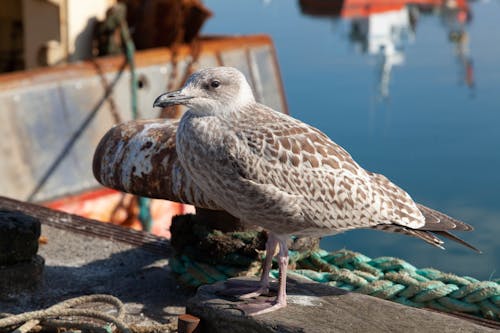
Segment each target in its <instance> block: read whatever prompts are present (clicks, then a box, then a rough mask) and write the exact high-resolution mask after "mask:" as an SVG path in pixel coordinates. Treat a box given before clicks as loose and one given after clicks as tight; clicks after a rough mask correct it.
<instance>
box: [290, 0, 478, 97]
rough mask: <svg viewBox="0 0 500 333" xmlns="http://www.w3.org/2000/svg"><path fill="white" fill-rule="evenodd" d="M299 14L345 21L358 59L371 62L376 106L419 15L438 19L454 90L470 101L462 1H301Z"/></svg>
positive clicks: (468, 17)
mask: <svg viewBox="0 0 500 333" xmlns="http://www.w3.org/2000/svg"><path fill="white" fill-rule="evenodd" d="M299 4H300V9H301V11H302V13H303V14H305V15H311V16H317V17H332V18H333V19H334V20H338V19H343V20H349V21H350V31H349V40H350V42H351V43H352V44H353V45H354V46H355V48H356V49H357V50H359V51H360V52H361V53H364V54H368V55H370V56H372V57H374V58H375V59H376V69H377V74H376V78H377V92H378V99H379V100H386V99H387V98H388V97H389V92H390V91H389V87H390V81H391V73H392V69H393V67H394V66H401V65H404V62H405V53H404V51H405V47H406V46H407V45H408V44H410V43H413V42H415V35H416V30H417V26H418V23H419V19H420V16H421V15H437V16H439V17H440V19H441V22H442V25H443V27H444V29H445V31H446V32H447V34H448V40H449V41H450V43H451V44H452V45H453V47H454V54H455V55H456V61H457V64H458V68H459V70H458V73H459V84H464V83H465V85H466V86H467V87H468V88H469V90H470V95H471V96H474V94H473V88H474V67H473V61H472V57H471V55H470V48H469V42H470V41H469V35H468V33H467V25H468V24H469V23H470V22H471V20H472V13H471V9H470V7H469V4H468V1H467V0H446V1H443V0H399V1H390V0H344V1H321V0H300V1H299Z"/></svg>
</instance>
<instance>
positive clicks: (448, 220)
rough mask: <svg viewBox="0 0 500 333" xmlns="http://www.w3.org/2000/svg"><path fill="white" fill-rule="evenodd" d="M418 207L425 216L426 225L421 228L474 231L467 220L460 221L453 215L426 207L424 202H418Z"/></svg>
mask: <svg viewBox="0 0 500 333" xmlns="http://www.w3.org/2000/svg"><path fill="white" fill-rule="evenodd" d="M417 206H418V209H420V211H421V212H422V214H423V215H424V217H425V225H424V226H423V227H422V228H420V229H421V230H428V231H444V230H457V231H472V230H474V228H473V227H472V226H471V225H470V224H467V223H465V222H462V221H459V220H457V219H455V218H453V217H451V216H448V215H446V214H444V213H441V212H439V211H437V210H434V209H432V208H429V207H426V206H424V205H422V204H417Z"/></svg>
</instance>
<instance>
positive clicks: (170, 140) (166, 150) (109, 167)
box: [92, 119, 220, 210]
mask: <svg viewBox="0 0 500 333" xmlns="http://www.w3.org/2000/svg"><path fill="white" fill-rule="evenodd" d="M178 123H179V121H178V120H170V119H153V120H134V121H128V122H124V123H121V124H118V125H117V126H115V127H113V128H111V129H110V130H109V131H108V132H107V133H106V134H105V135H104V137H103V138H102V139H101V141H100V142H99V144H98V146H97V148H96V151H95V153H94V160H93V165H92V169H93V172H94V177H95V178H96V179H97V181H99V182H100V183H101V184H102V185H104V186H107V187H110V188H113V189H116V190H119V191H123V192H128V193H132V194H136V195H140V196H145V197H149V198H156V199H166V200H170V201H176V202H182V203H186V204H191V205H195V206H196V207H201V208H207V209H213V210H220V208H219V207H218V206H217V205H216V204H215V203H214V202H213V201H211V200H209V199H207V198H206V197H205V196H204V195H203V193H202V191H201V190H200V189H199V188H198V187H197V186H196V184H194V182H193V181H192V180H191V178H190V177H189V176H188V175H186V174H185V172H184V170H183V168H182V166H181V165H180V162H179V160H178V159H177V152H176V149H175V134H176V132H177V126H178Z"/></svg>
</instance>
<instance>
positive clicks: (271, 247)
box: [240, 234, 278, 299]
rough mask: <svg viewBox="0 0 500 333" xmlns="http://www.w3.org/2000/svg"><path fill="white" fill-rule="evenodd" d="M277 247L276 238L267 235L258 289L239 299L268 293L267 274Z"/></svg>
mask: <svg viewBox="0 0 500 333" xmlns="http://www.w3.org/2000/svg"><path fill="white" fill-rule="evenodd" d="M277 245H278V240H277V239H276V237H274V235H273V234H269V235H268V238H267V242H266V259H265V260H264V265H263V267H262V274H261V276H260V287H259V289H257V290H255V291H253V292H250V293H248V294H244V295H241V296H240V298H241V299H247V298H253V297H257V296H260V295H262V294H267V293H268V292H269V272H270V271H271V266H272V263H273V257H274V253H275V251H276V246H277Z"/></svg>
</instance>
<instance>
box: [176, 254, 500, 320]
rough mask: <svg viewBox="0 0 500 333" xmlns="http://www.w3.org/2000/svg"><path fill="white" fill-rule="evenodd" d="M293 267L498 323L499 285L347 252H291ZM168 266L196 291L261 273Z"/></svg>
mask: <svg viewBox="0 0 500 333" xmlns="http://www.w3.org/2000/svg"><path fill="white" fill-rule="evenodd" d="M238 261H239V260H238ZM290 262H291V265H293V266H295V267H296V269H294V270H291V271H290V272H289V275H294V274H296V275H300V276H301V277H305V278H307V279H309V280H312V281H316V282H320V283H326V284H328V285H331V286H334V287H338V288H342V289H345V290H349V291H354V292H359V293H363V294H367V295H371V296H375V297H379V298H383V299H386V300H391V301H395V302H398V303H401V304H405V305H408V306H413V307H427V308H433V309H436V310H440V311H445V312H462V313H467V314H472V315H476V316H479V317H483V318H486V319H492V320H499V319H500V284H499V282H500V280H499V279H496V280H493V281H479V280H476V279H474V278H471V277H468V276H464V277H460V276H457V275H454V274H450V273H443V272H441V271H439V270H436V269H432V268H424V269H417V268H416V267H414V266H413V265H411V264H409V263H408V262H406V261H404V260H402V259H398V258H393V257H380V258H375V259H371V258H369V257H367V256H365V255H363V254H361V253H357V252H353V251H349V250H345V249H344V250H339V251H335V252H327V251H324V250H318V251H314V252H309V253H305V254H304V253H300V252H294V251H290ZM170 265H171V267H172V270H173V271H174V272H176V273H178V274H179V277H180V279H181V281H182V282H183V283H185V284H186V285H189V286H193V287H196V286H199V285H202V284H207V283H213V282H216V281H222V280H225V279H228V278H230V277H234V276H242V275H247V276H248V275H255V274H256V273H258V269H255V265H249V266H247V267H251V268H249V269H244V268H242V267H241V261H239V265H228V264H224V265H213V264H207V263H203V262H197V261H193V260H191V259H190V258H189V257H188V256H186V255H181V256H179V257H174V258H173V259H171V261H170ZM252 267H253V268H252ZM270 275H271V276H272V277H274V278H277V277H278V271H277V270H272V271H271V273H270Z"/></svg>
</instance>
